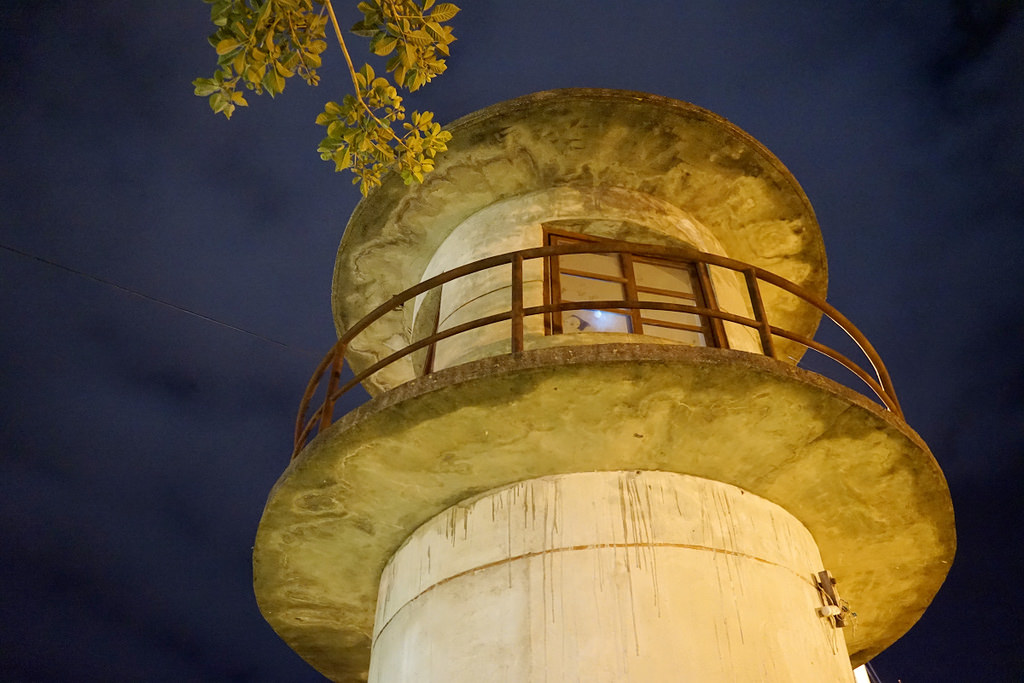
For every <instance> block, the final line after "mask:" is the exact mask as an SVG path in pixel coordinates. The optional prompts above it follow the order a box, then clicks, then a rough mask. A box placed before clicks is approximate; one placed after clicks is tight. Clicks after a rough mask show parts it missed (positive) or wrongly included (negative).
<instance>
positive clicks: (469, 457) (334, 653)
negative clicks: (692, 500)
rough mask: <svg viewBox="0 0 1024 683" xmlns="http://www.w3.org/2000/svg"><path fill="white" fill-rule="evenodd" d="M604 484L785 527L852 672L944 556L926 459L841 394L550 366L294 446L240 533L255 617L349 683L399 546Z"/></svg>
mask: <svg viewBox="0 0 1024 683" xmlns="http://www.w3.org/2000/svg"><path fill="white" fill-rule="evenodd" d="M608 470H649V471H662V472H676V473H680V474H690V475H694V476H699V477H702V478H706V479H711V480H716V481H721V482H724V483H727V484H732V485H734V486H738V487H741V488H743V489H745V490H747V491H749V492H751V493H754V494H755V495H758V496H760V497H762V498H765V499H766V500H769V501H771V502H773V503H775V504H777V505H780V506H782V507H783V508H785V509H786V510H787V511H788V512H789V513H790V514H792V515H793V516H794V517H796V518H797V519H798V520H800V522H801V523H802V524H803V525H804V526H806V527H807V529H808V530H809V531H810V532H811V534H812V535H813V537H814V539H815V541H816V543H817V544H818V547H819V549H820V551H821V557H822V560H823V563H824V566H825V567H826V568H828V569H829V570H831V571H832V572H833V574H834V575H835V576H836V578H837V580H838V581H839V586H840V590H841V593H842V595H843V597H845V598H846V599H847V600H849V602H850V605H851V608H852V609H853V610H854V611H855V612H857V614H858V615H859V616H858V619H857V622H856V627H855V628H853V629H849V631H848V633H847V634H846V637H847V645H848V647H849V651H850V658H851V661H852V662H853V664H855V665H856V664H860V663H862V662H864V661H867V660H868V659H870V658H871V657H872V656H874V655H875V654H877V653H878V652H880V651H881V650H882V649H884V648H885V647H886V646H888V645H889V644H890V643H892V642H893V641H895V640H896V639H897V638H898V637H899V636H900V635H902V634H903V633H904V632H905V631H906V630H907V629H909V628H910V627H911V626H912V625H913V624H914V622H915V621H917V619H918V618H919V617H920V615H921V614H922V613H923V611H924V609H925V608H926V607H927V605H928V604H929V603H930V601H931V599H932V597H933V596H934V594H935V592H936V591H937V590H938V588H939V586H940V585H941V584H942V581H943V579H944V578H945V576H946V573H947V572H948V570H949V566H950V565H949V563H950V562H951V561H952V558H953V554H954V550H955V531H954V526H953V512H952V505H951V502H950V498H949V492H948V489H947V487H946V483H945V480H944V478H943V476H942V473H941V471H940V470H939V468H938V466H937V465H936V463H935V461H934V459H933V458H932V456H931V454H930V452H929V451H928V449H927V447H926V446H925V445H924V443H923V442H922V441H921V440H920V439H919V438H918V437H917V436H916V435H915V434H914V433H913V431H911V430H910V429H909V428H908V427H907V426H906V424H905V423H903V422H902V421H901V420H899V419H898V418H896V417H894V416H893V415H892V414H890V413H888V412H886V411H885V410H884V409H882V408H880V407H878V406H877V405H875V404H873V403H871V402H870V401H868V400H867V399H865V398H864V397H862V396H860V395H859V394H856V393H854V392H852V391H849V390H847V389H845V388H843V387H840V386H838V385H836V384H834V383H832V382H830V381H828V380H826V379H825V378H823V377H820V376H818V375H814V374H812V373H807V372H804V371H801V370H799V369H797V368H794V367H791V366H788V365H786V364H784V363H781V362H778V361H774V360H771V359H768V358H764V357H760V356H756V355H753V354H747V353H742V352H737V351H723V350H718V349H701V348H693V347H685V346H675V345H635V344H622V345H608V346H590V347H560V348H550V349H544V350H539V351H534V352H529V353H524V354H522V355H520V356H505V357H497V358H487V359H484V360H481V361H477V362H475V363H471V364H467V365H461V366H458V367H454V368H451V369H449V370H444V371H441V372H439V373H437V374H436V375H432V376H429V377H426V378H422V379H419V380H415V381H413V382H409V383H407V384H404V385H402V386H400V387H398V388H397V389H395V390H394V391H391V392H388V393H387V394H384V395H382V396H381V397H379V398H377V399H374V400H373V401H371V402H370V403H368V404H367V405H365V406H363V407H361V408H360V409H358V410H356V411H354V412H353V413H351V414H349V415H348V416H346V417H345V418H343V419H342V420H341V421H340V422H339V423H337V424H335V425H334V426H333V427H331V428H330V429H329V430H327V431H326V432H325V433H323V434H322V435H320V436H319V437H318V438H317V439H316V440H315V441H313V442H312V443H311V444H310V445H309V446H308V447H307V448H306V449H305V450H303V451H302V453H301V454H300V456H299V457H298V458H297V459H296V460H295V461H294V462H293V463H292V465H291V466H290V467H289V468H288V470H287V471H286V472H285V473H284V475H283V476H282V477H281V479H280V481H279V482H278V484H277V486H276V487H275V489H274V491H273V492H272V493H271V496H270V499H269V501H268V503H267V507H266V510H265V511H264V516H263V519H262V521H261V523H260V528H259V532H258V535H257V539H256V547H255V550H254V574H255V588H256V594H257V597H258V600H259V603H260V608H261V610H262V611H263V613H264V615H265V616H266V618H267V620H268V621H269V622H270V623H271V624H272V625H273V626H274V628H275V629H276V630H277V632H278V633H279V634H280V635H281V636H282V637H283V638H284V639H285V640H286V641H287V642H288V643H289V644H290V645H291V646H292V647H293V648H294V649H295V650H296V651H297V652H299V654H301V655H302V656H303V657H304V658H306V659H307V661H309V662H310V663H311V664H312V665H313V666H315V667H316V668H317V669H319V670H320V671H322V672H323V673H325V674H326V675H328V676H330V677H332V678H335V679H337V680H353V681H355V680H360V679H361V677H364V676H365V675H366V673H367V667H368V662H369V646H370V638H371V633H372V629H373V615H374V611H375V608H376V599H377V590H378V581H379V577H380V573H381V570H382V569H383V568H384V566H385V563H386V562H387V561H388V559H389V558H390V557H391V556H392V554H393V553H394V552H395V551H396V550H397V549H398V548H399V547H400V546H401V544H402V543H403V542H404V541H405V539H406V538H407V537H408V536H409V534H410V533H412V532H413V530H415V529H416V528H417V527H418V526H419V525H421V524H423V523H424V522H425V521H427V520H429V519H430V518H432V517H434V516H435V515H437V514H439V513H440V512H442V511H443V510H445V509H446V508H448V507H450V506H452V505H455V504H457V503H459V502H460V501H463V500H465V499H467V498H469V497H470V496H473V495H476V494H479V493H482V492H485V491H489V490H492V489H496V488H500V487H503V486H507V485H508V484H510V483H514V482H517V481H522V480H525V479H533V478H537V477H544V476H551V475H558V474H568V473H573V472H586V471H608Z"/></svg>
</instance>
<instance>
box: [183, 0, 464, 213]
mask: <svg viewBox="0 0 1024 683" xmlns="http://www.w3.org/2000/svg"><path fill="white" fill-rule="evenodd" d="M204 2H206V3H208V4H210V5H211V9H210V17H211V20H212V21H213V23H214V25H215V26H217V30H216V31H215V32H214V33H213V34H212V35H211V36H210V38H209V40H210V44H211V45H213V47H214V48H215V49H216V51H217V55H218V58H217V65H218V69H217V71H216V73H214V75H213V77H212V78H197V79H196V80H195V81H193V85H194V86H195V94H196V95H199V96H204V97H208V98H209V102H210V108H211V109H213V111H214V112H215V113H218V114H224V116H226V117H227V118H231V115H232V114H233V113H234V111H235V108H236V107H244V106H247V105H248V102H246V100H245V97H244V95H243V93H242V91H241V89H240V88H241V86H243V85H244V87H245V88H247V89H248V90H250V91H253V92H255V93H256V94H262V93H263V92H267V93H269V94H270V95H271V97H273V96H275V95H277V94H278V93H280V92H282V91H283V90H284V87H285V82H286V80H287V79H288V78H291V77H293V76H298V77H300V78H301V79H302V80H304V81H305V82H306V83H307V84H309V85H316V84H317V83H319V81H320V76H319V75H318V74H317V69H318V68H319V67H320V65H321V57H320V55H321V53H322V52H323V51H324V50H325V49H326V48H327V41H326V32H327V24H328V21H330V23H331V24H332V26H333V29H334V32H335V34H336V36H337V39H338V44H339V46H340V47H341V51H342V54H343V55H344V57H345V62H346V64H347V65H348V69H349V74H350V76H351V78H352V84H353V88H354V93H353V94H351V95H346V96H345V97H344V98H343V100H342V103H341V104H338V103H337V102H328V103H327V104H326V106H325V107H324V111H323V112H322V113H321V114H320V115H319V116H317V119H316V122H317V123H318V124H320V125H323V126H326V127H327V137H325V138H324V139H323V140H322V141H321V142H320V146H319V148H318V151H319V152H320V156H321V158H323V159H324V160H329V161H334V167H335V170H337V171H342V170H345V169H350V170H351V171H352V173H354V174H355V178H354V179H353V183H358V184H359V189H360V191H361V192H362V193H363V194H364V195H365V194H367V192H369V190H370V189H371V188H373V187H375V186H377V185H380V182H381V178H382V176H383V174H384V173H385V172H387V171H392V170H393V171H396V172H398V173H399V174H401V176H402V178H403V179H404V180H405V182H406V184H409V183H411V182H413V181H414V180H415V181H418V182H421V181H422V180H423V175H424V174H425V173H429V172H430V171H431V170H433V168H434V158H435V156H436V155H437V154H438V153H439V152H443V151H444V150H445V149H447V147H446V144H445V143H447V142H448V141H449V140H450V139H451V133H449V132H448V131H443V130H441V126H440V125H439V124H437V123H435V122H434V115H433V114H432V113H431V112H423V113H420V112H413V113H412V115H411V116H410V117H409V120H408V121H407V120H406V110H405V107H404V106H403V105H402V98H401V97H400V96H399V95H398V88H397V87H396V85H395V84H397V85H398V86H400V87H403V88H405V89H407V90H410V91H414V90H418V89H419V88H421V87H422V86H423V85H425V84H426V83H428V82H430V81H431V80H432V79H433V78H434V77H435V76H437V75H439V74H442V73H444V71H445V68H446V63H445V58H446V57H447V56H448V54H449V46H450V45H451V43H452V42H453V41H454V40H455V37H454V36H453V34H452V29H451V27H450V26H447V25H445V22H447V21H449V20H450V19H452V18H453V17H454V16H455V15H456V14H457V13H458V11H459V8H458V7H456V6H455V5H453V4H451V3H440V4H435V1H434V0H364V1H363V2H360V3H359V11H360V12H361V13H362V15H363V19H362V20H361V21H360V22H358V23H357V24H356V25H355V26H353V27H352V31H353V32H354V33H356V34H357V35H360V36H364V37H366V38H369V39H370V45H369V47H370V51H371V52H372V53H373V54H375V55H379V56H381V57H388V60H387V64H386V69H387V71H388V72H389V73H393V74H394V78H395V84H393V83H392V82H391V81H390V80H388V78H386V77H383V76H377V75H376V74H375V73H374V71H373V69H372V68H371V67H370V65H369V64H364V65H363V66H362V68H360V69H359V70H358V71H357V70H356V69H355V67H354V65H353V64H352V59H351V57H350V55H349V52H348V48H347V46H346V44H345V40H344V37H343V36H342V33H341V29H340V28H339V26H338V22H337V18H336V17H335V15H334V8H333V7H332V6H331V1H330V0H204ZM397 124H401V126H400V127H399V126H397ZM396 128H397V130H398V131H399V132H396Z"/></svg>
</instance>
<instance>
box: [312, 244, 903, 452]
mask: <svg viewBox="0 0 1024 683" xmlns="http://www.w3.org/2000/svg"><path fill="white" fill-rule="evenodd" d="M569 254H630V255H634V256H640V257H648V258H656V259H660V260H664V261H675V262H678V263H681V264H692V265H694V266H696V268H697V273H698V276H699V279H700V280H701V281H702V282H703V283H705V286H707V283H709V282H710V279H711V274H710V268H711V267H716V268H723V269H726V270H731V271H734V272H737V273H739V274H740V275H742V276H743V281H744V283H745V284H746V289H747V294H748V296H749V297H750V302H749V303H750V306H751V310H752V311H753V317H752V318H750V317H746V316H743V315H738V314H736V313H731V312H727V311H723V310H721V309H720V308H719V307H718V305H717V303H716V302H715V298H714V297H713V296H711V297H708V299H709V300H708V303H707V305H705V306H697V305H689V304H680V303H671V302H662V301H639V300H630V299H616V300H601V301H571V302H554V303H551V302H545V303H544V304H543V305H541V306H525V305H524V302H523V263H524V262H525V261H529V260H532V259H548V260H549V262H550V260H551V259H554V258H557V257H558V256H564V255H569ZM505 265H511V267H512V268H511V270H512V277H511V306H510V308H509V310H507V311H503V312H501V313H495V314H493V315H488V316H484V317H482V318H478V319H476V320H471V321H469V322H466V323H463V324H461V325H456V326H454V327H451V328H448V329H445V330H443V331H435V332H434V333H433V334H431V335H428V336H425V337H423V338H422V339H418V340H416V341H414V342H412V343H411V344H409V345H408V346H406V347H404V348H402V349H399V350H398V351H395V352H394V353H392V354H390V355H388V356H386V357H385V358H382V359H380V360H378V361H377V362H375V363H372V364H371V365H369V366H368V367H366V368H364V369H363V370H361V371H359V372H356V373H355V374H354V376H353V377H352V378H351V379H350V380H348V381H347V382H346V383H345V384H343V385H340V382H341V374H342V365H343V363H344V358H345V353H346V351H347V349H348V347H349V345H350V344H351V343H352V340H353V339H355V338H356V337H357V336H359V334H361V333H362V332H363V331H364V330H366V328H368V327H369V326H370V325H371V324H372V323H374V322H376V321H377V320H379V319H381V318H382V317H384V316H385V315H386V314H388V313H390V312H392V311H395V310H396V309H399V308H400V307H402V306H403V305H404V304H405V303H406V302H408V301H411V300H413V299H415V298H416V297H418V296H420V295H422V294H425V293H427V292H429V291H430V290H432V289H435V288H438V287H441V286H443V285H445V284H446V283H449V282H452V281H454V280H458V279H459V278H463V277H466V276H467V275H472V274H474V273H478V272H481V271H484V270H487V269H490V268H495V267H498V266H505ZM549 269H550V266H549ZM762 283H766V284H770V285H772V286H774V287H777V288H779V289H781V290H783V291H785V292H788V293H789V294H792V295H793V296H795V297H797V298H798V299H800V300H802V301H804V302H806V303H808V304H810V305H811V306H813V307H815V308H817V309H818V310H819V311H821V312H822V313H823V314H824V315H825V316H827V317H828V318H829V319H831V320H832V321H833V322H834V323H835V324H836V325H837V326H838V327H839V328H841V329H842V330H843V331H844V332H845V333H846V334H847V335H849V337H850V338H851V339H852V340H853V341H854V342H855V343H856V344H857V346H858V347H859V348H860V351H861V352H862V353H863V354H864V357H865V359H866V360H867V361H868V363H869V365H870V366H871V369H872V371H873V372H872V373H869V372H868V371H867V370H865V369H864V368H862V367H861V366H860V365H858V364H856V363H854V362H853V361H852V360H850V359H849V358H847V357H846V356H845V355H843V354H841V353H839V352H838V351H836V350H834V349H832V348H830V347H828V346H825V345H824V344H822V343H820V342H817V341H815V340H813V339H810V338H807V337H805V336H803V335H801V334H798V333H796V332H791V331H789V330H785V329H783V328H780V327H776V326H774V325H772V324H771V322H770V321H769V320H768V313H767V310H766V308H765V305H764V299H763V297H762V293H761V285H762ZM596 309H602V310H607V309H642V310H657V311H672V312H682V313H691V314H696V315H698V316H702V317H705V318H707V319H708V321H709V322H710V327H711V330H712V334H711V335H710V339H708V342H709V346H718V347H723V346H725V345H726V344H725V343H724V342H723V341H722V340H724V339H725V338H726V335H725V333H724V331H723V326H724V323H727V322H728V323H736V324H738V325H742V326H744V327H748V328H751V329H753V330H755V331H756V332H757V336H758V339H759V341H760V346H761V350H762V352H763V353H764V355H766V356H769V357H776V350H775V340H774V338H775V337H779V338H782V339H788V340H790V341H792V342H795V343H797V344H800V345H802V346H804V347H806V348H808V349H813V350H814V351H817V352H818V353H821V354H822V355H824V356H826V357H828V358H831V359H832V360H834V361H836V362H837V363H839V364H840V365H842V366H843V367H845V368H846V369H847V370H849V371H850V372H852V373H853V374H854V375H855V376H856V377H858V378H859V379H860V380H861V381H863V382H864V384H866V385H867V386H868V387H869V388H870V389H871V390H872V392H874V394H875V396H877V397H878V400H879V401H880V402H881V403H882V405H883V406H885V407H886V408H887V409H888V410H890V411H892V412H893V413H895V414H896V415H898V416H899V417H900V418H902V417H903V412H902V410H901V409H900V405H899V402H898V401H897V399H896V393H895V391H894V390H893V386H892V381H891V380H890V378H889V373H888V371H887V370H886V369H885V365H884V364H883V363H882V360H881V358H879V356H878V353H877V352H876V351H875V349H874V347H873V346H872V345H871V342H869V341H868V340H867V338H866V337H865V336H864V335H863V334H862V333H861V332H860V330H858V329H857V328H856V327H855V326H854V325H853V323H851V322H850V321H849V320H848V319H847V318H846V317H845V316H844V315H843V314H842V313H840V312H839V311H838V310H836V309H835V308H834V307H833V306H831V305H830V304H828V303H827V302H826V301H825V300H824V299H821V298H820V297H818V296H816V295H815V294H812V293H811V292H808V291H806V290H804V289H803V288H802V287H800V286H799V285H796V284H794V283H792V282H790V281H789V280H786V279H785V278H782V277H779V276H778V275H775V274H773V273H771V272H769V271H767V270H764V269H762V268H758V267H756V266H752V265H750V264H747V263H743V262H742V261H737V260H735V259H730V258H726V257H724V256H718V255H715V254H708V253H705V252H702V251H698V250H696V249H689V248H683V247H663V246H657V245H649V244H634V243H631V242H616V241H603V242H590V243H579V244H563V245H556V246H546V247H536V248H532V249H523V250H520V251H514V252H509V253H506V254H499V255H497V256H491V257H488V258H484V259H481V260H479V261H475V262H473V263H468V264H466V265H464V266H459V267H458V268H453V269H452V270H449V271H445V272H443V273H441V274H440V275H436V276H434V277H432V278H430V279H428V280H424V281H423V282H420V283H419V284H417V285H415V286H413V287H410V288H408V289H406V290H405V291H404V292H401V293H400V294H396V295H395V296H393V297H391V298H390V299H388V300H387V301H385V302H384V303H382V304H381V305H380V306H378V307H377V308H375V309H373V310H372V311H371V312H370V313H369V314H367V315H366V316H364V317H363V318H362V320H360V321H359V322H357V323H356V324H355V325H353V326H352V327H351V328H349V329H348V331H346V332H345V333H344V334H343V335H342V336H341V338H340V339H338V341H337V342H336V343H335V344H334V346H333V347H331V350H330V351H328V352H327V355H326V356H324V359H323V360H322V361H320V364H319V365H317V367H316V370H315V371H314V372H313V376H312V378H311V379H310V381H309V384H308V385H307V387H306V392H305V394H304V395H303V397H302V401H301V403H300V405H299V414H298V417H297V419H296V424H295V450H294V451H293V453H292V457H293V458H294V457H295V456H296V455H298V453H299V451H300V450H302V448H303V447H304V446H305V444H306V443H307V442H308V441H309V439H310V438H311V436H312V435H313V433H314V431H315V430H323V429H326V428H327V427H328V426H330V425H331V423H332V422H333V415H334V406H335V404H336V403H337V401H338V399H339V398H340V397H341V396H342V395H343V394H345V393H346V392H347V391H349V390H350V389H352V388H353V387H354V386H355V385H356V384H358V383H360V382H362V381H363V380H365V379H366V378H368V377H370V376H371V375H373V374H374V373H376V372H378V371H379V370H381V369H382V368H385V367H387V366H389V365H391V364H392V363H394V362H396V361H398V360H400V359H402V358H404V357H406V356H408V355H410V354H412V353H415V352H416V351H419V350H420V349H425V348H431V349H432V348H433V347H434V346H435V345H436V344H437V343H438V342H440V341H443V340H445V339H448V338H450V337H454V336H456V335H459V334H462V333H465V332H468V331H470V330H474V329H477V328H480V327H484V326H485V325H492V324H494V323H499V322H504V321H511V326H510V327H511V351H512V353H513V354H515V353H520V352H522V351H523V347H524V325H523V321H524V319H525V318H527V317H529V316H535V315H551V314H554V313H556V312H561V311H572V310H596ZM325 377H326V378H327V384H326V387H325V389H324V401H323V403H322V404H321V405H320V406H319V407H318V408H316V410H314V411H313V412H312V413H310V404H311V403H312V401H313V397H314V395H315V394H316V392H317V391H318V389H319V388H320V385H321V383H322V382H323V381H324V378H325ZM339 385H340V386H339Z"/></svg>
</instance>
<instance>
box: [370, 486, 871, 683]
mask: <svg viewBox="0 0 1024 683" xmlns="http://www.w3.org/2000/svg"><path fill="white" fill-rule="evenodd" d="M821 569H822V563H821V558H820V556H819V553H818V548H817V546H816V545H815V543H814V540H813V538H812V537H811V535H810V533H809V532H808V531H807V530H806V529H805V528H804V527H803V525H801V524H800V523H799V522H798V521H797V520H796V519H795V518H794V517H793V516H792V515H790V514H789V513H787V512H786V511H785V510H784V509H782V508H781V507H779V506H777V505H775V504H773V503H770V502H769V501H767V500H765V499H763V498H760V497H758V496H755V495H753V494H751V493H748V492H746V491H743V490H742V489H739V488H737V487H735V486H730V485H727V484H722V483H720V482H715V481H711V480H707V479H701V478H698V477H691V476H687V475H681V474H672V473H666V472H590V473H581V474H571V475H562V476H554V477H545V478H542V479H534V480H530V481H526V482H521V483H519V484H515V485H512V486H510V487H507V488H503V489H499V490H496V491H491V492H488V493H486V494H484V495H482V496H479V497H477V498H476V499H473V500H471V501H467V502H465V503H461V504H459V505H456V506H455V507H453V508H450V509H448V510H447V511H445V512H443V513H441V514H440V515H438V516H436V517H434V518H433V519H432V520H431V521H429V522H427V523H426V524H424V525H423V526H422V527H420V528H419V529H418V530H417V531H416V532H414V533H413V535H412V536H411V537H410V538H409V539H408V541H407V542H406V543H405V544H404V546H403V547H402V548H401V549H400V550H399V551H398V552H397V553H396V554H395V556H394V557H393V559H392V560H391V562H390V563H389V565H388V567H387V568H386V569H385V571H384V573H383V575H382V577H381V584H380V594H379V597H378V601H377V615H376V619H375V626H374V643H373V656H372V659H371V668H370V681H371V682H373V683H384V682H387V681H408V680H416V681H423V682H424V683H429V682H434V681H436V682H441V681H444V682H445V683H449V682H452V683H478V682H479V681H488V682H489V683H500V682H505V681H507V682H509V683H511V682H513V681H515V682H520V681H523V682H529V681H548V680H551V681H597V682H601V681H607V682H608V683H612V682H615V683H621V682H630V681H634V682H637V683H639V682H641V681H643V682H645V683H657V682H668V681H709V682H712V683H714V682H716V681H755V680H756V681H765V682H771V681H779V682H782V681H785V682H787V683H788V682H791V681H843V682H849V681H852V680H853V673H852V670H851V668H850V662H849V658H848V655H847V650H846V643H845V641H844V639H843V633H842V631H840V630H836V629H835V628H834V627H833V626H832V624H831V623H830V621H829V620H828V619H825V618H822V617H820V616H818V614H817V612H816V609H817V608H818V607H819V606H821V604H822V601H821V597H820V596H819V594H818V590H817V588H816V586H815V583H814V579H813V577H814V576H815V575H816V572H818V571H820V570H821Z"/></svg>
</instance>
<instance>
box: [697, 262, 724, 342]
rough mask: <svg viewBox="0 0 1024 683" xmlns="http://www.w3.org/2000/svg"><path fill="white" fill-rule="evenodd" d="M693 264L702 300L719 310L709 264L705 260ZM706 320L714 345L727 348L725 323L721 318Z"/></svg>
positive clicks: (712, 308) (709, 306)
mask: <svg viewBox="0 0 1024 683" xmlns="http://www.w3.org/2000/svg"><path fill="white" fill-rule="evenodd" d="M694 266H695V268H694V270H696V271H697V281H698V283H700V289H701V291H702V292H703V294H704V300H705V301H704V302H705V303H706V304H707V307H708V308H710V309H711V310H713V311H716V312H721V310H722V309H720V308H719V307H718V297H716V296H715V290H714V287H713V285H712V282H711V266H709V265H708V264H707V263H706V262H705V261H696V262H694ZM708 322H709V323H710V327H711V338H712V340H713V341H714V342H715V346H717V347H718V348H720V349H727V348H729V338H728V337H727V336H726V334H725V323H723V322H722V319H721V318H714V317H712V318H711V319H710V320H709V321H708Z"/></svg>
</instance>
